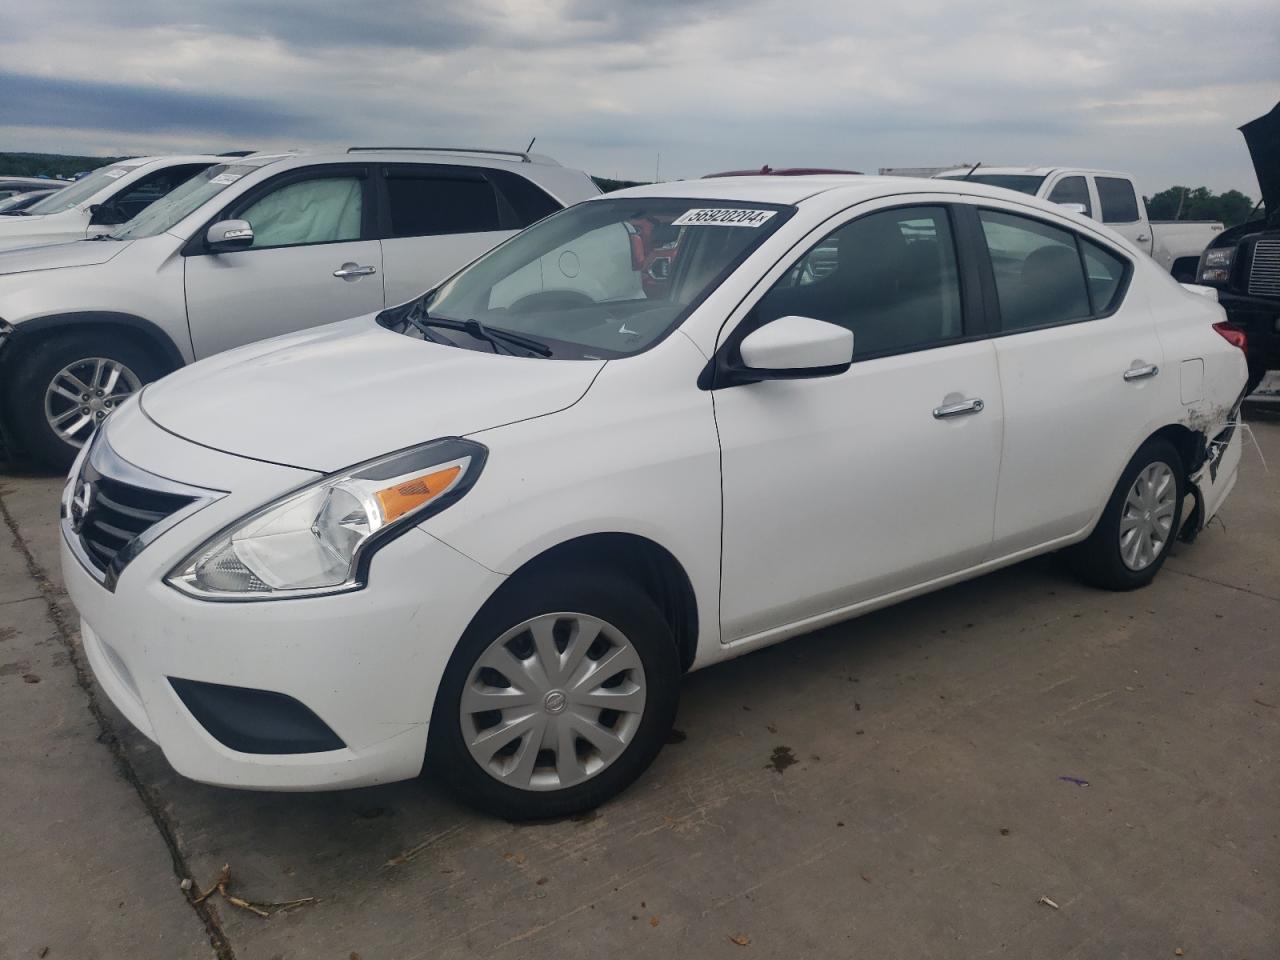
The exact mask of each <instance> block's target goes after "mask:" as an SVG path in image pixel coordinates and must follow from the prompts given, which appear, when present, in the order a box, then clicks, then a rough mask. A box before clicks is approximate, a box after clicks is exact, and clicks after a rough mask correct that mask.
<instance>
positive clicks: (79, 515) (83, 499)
mask: <svg viewBox="0 0 1280 960" xmlns="http://www.w3.org/2000/svg"><path fill="white" fill-rule="evenodd" d="M93 494H94V490H93V483H92V482H90V481H88V480H81V481H80V483H79V484H78V485H77V486H76V492H75V493H74V494H73V495H72V497H71V529H72V530H73V531H74V532H76V533H79V532H80V528H81V527H83V526H84V521H85V517H87V516H88V515H89V508H90V507H91V506H92V505H93Z"/></svg>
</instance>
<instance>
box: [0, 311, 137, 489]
mask: <svg viewBox="0 0 1280 960" xmlns="http://www.w3.org/2000/svg"><path fill="white" fill-rule="evenodd" d="M16 370H17V372H16V374H15V376H14V378H13V384H12V385H11V387H10V390H9V397H8V400H9V406H10V409H11V413H10V422H11V425H12V427H13V429H14V432H15V434H16V435H17V438H18V440H19V444H20V446H21V447H22V448H24V449H25V451H26V452H27V453H28V454H30V455H31V457H32V458H34V459H35V460H37V461H38V462H40V463H42V464H44V465H45V466H48V467H53V468H54V469H58V470H64V471H65V470H66V469H67V468H68V467H70V466H71V462H72V461H73V460H74V459H75V457H76V453H77V452H78V451H79V449H80V448H81V447H82V446H84V444H85V442H86V441H87V440H88V439H89V437H90V436H91V435H92V434H93V431H94V430H95V429H96V428H97V426H98V424H99V423H101V422H102V421H103V420H104V419H106V417H107V415H108V414H109V413H110V412H111V411H112V410H114V409H115V408H116V407H117V406H119V404H120V403H121V402H123V401H124V400H125V399H126V398H127V397H128V396H129V395H130V394H132V393H136V392H137V391H138V390H139V389H141V388H142V385H143V384H144V383H147V382H149V381H151V380H154V379H156V378H157V377H158V376H160V374H161V372H162V371H161V370H160V367H159V365H158V364H157V363H156V362H155V360H154V359H153V358H152V357H151V355H150V354H149V353H148V352H147V351H145V350H143V349H142V348H140V347H138V346H137V345H135V344H134V343H132V342H130V341H128V340H123V339H121V338H120V337H119V336H116V335H111V334H106V333H98V332H90V333H77V334H64V335H62V336H58V337H51V338H50V339H48V340H45V341H44V342H42V343H38V344H36V345H35V346H34V347H32V348H31V350H30V351H29V352H28V353H27V354H26V355H24V356H22V357H20V358H19V360H18V363H17V365H16Z"/></svg>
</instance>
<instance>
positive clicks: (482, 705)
mask: <svg viewBox="0 0 1280 960" xmlns="http://www.w3.org/2000/svg"><path fill="white" fill-rule="evenodd" d="M644 700H645V677H644V666H643V664H642V663H641V662H640V656H639V654H638V653H637V652H636V649H635V647H633V646H632V645H631V642H630V641H629V640H628V639H627V638H626V637H625V636H624V635H623V634H622V632H621V631H620V630H618V629H617V628H615V627H613V626H611V625H610V624H608V623H605V622H604V621H603V620H598V619H596V618H595V617H589V616H586V615H585V614H581V613H548V614H543V615H542V616H538V617H534V618H533V619H532V620H526V621H525V622H524V623H522V624H520V625H519V626H516V627H512V628H511V629H510V630H508V631H507V632H506V633H504V634H503V635H502V636H500V637H499V638H498V639H497V640H495V641H493V643H491V644H489V646H488V648H487V649H486V650H485V651H484V653H483V654H481V656H480V658H479V659H478V660H477V661H476V663H475V666H473V667H472V668H471V675H470V676H469V677H468V678H467V684H466V686H465V687H464V688H463V690H462V700H461V702H460V704H459V707H458V712H459V716H460V719H461V722H462V735H463V739H465V740H466V743H467V749H469V750H470V751H471V756H472V757H474V758H475V761H476V763H478V764H480V766H481V767H482V768H483V769H484V770H485V772H486V773H488V774H489V775H490V776H491V777H493V778H494V779H496V780H499V781H501V782H502V783H506V784H510V785H511V786H513V787H517V788H519V789H521V790H561V789H563V788H565V787H571V786H573V785H574V784H577V783H581V782H582V781H584V780H588V779H590V778H591V777H594V776H596V775H597V774H598V773H600V771H601V770H604V769H605V768H606V767H607V766H609V764H611V763H613V761H614V760H616V759H618V757H620V756H622V754H623V753H624V752H625V751H626V749H627V747H628V745H629V744H630V743H631V740H632V738H634V736H635V734H636V730H637V729H639V727H640V719H641V717H642V716H643V714H644Z"/></svg>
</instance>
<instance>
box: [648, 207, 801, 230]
mask: <svg viewBox="0 0 1280 960" xmlns="http://www.w3.org/2000/svg"><path fill="white" fill-rule="evenodd" d="M777 212H778V211H776V210H730V209H726V208H725V207H704V208H701V209H698V210H686V211H685V212H684V213H682V214H680V216H678V217H676V218H675V219H674V220H672V221H671V225H672V226H673V227H758V226H760V224H762V223H764V222H765V221H766V220H768V219H769V218H770V217H772V216H773V215H774V214H775V213H777Z"/></svg>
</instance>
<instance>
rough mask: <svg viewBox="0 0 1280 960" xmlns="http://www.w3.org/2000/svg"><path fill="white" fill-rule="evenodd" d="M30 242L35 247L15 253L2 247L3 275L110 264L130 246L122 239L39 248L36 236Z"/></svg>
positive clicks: (0, 268) (67, 243) (0, 259)
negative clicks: (108, 262)
mask: <svg viewBox="0 0 1280 960" xmlns="http://www.w3.org/2000/svg"><path fill="white" fill-rule="evenodd" d="M0 239H2V238H0ZM30 242H31V243H32V244H33V245H32V246H23V247H20V248H18V249H11V250H5V249H3V248H2V244H0V274H6V273H27V272H29V271H32V270H57V269H58V268H59V267H91V266H93V265H94V264H98V263H106V262H107V261H108V260H110V259H111V258H112V257H114V256H116V255H118V254H119V253H120V252H121V251H123V250H124V248H125V247H127V246H129V243H128V241H121V240H69V241H62V242H61V243H46V244H44V245H43V246H39V245H38V244H39V238H38V237H33V238H30Z"/></svg>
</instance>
